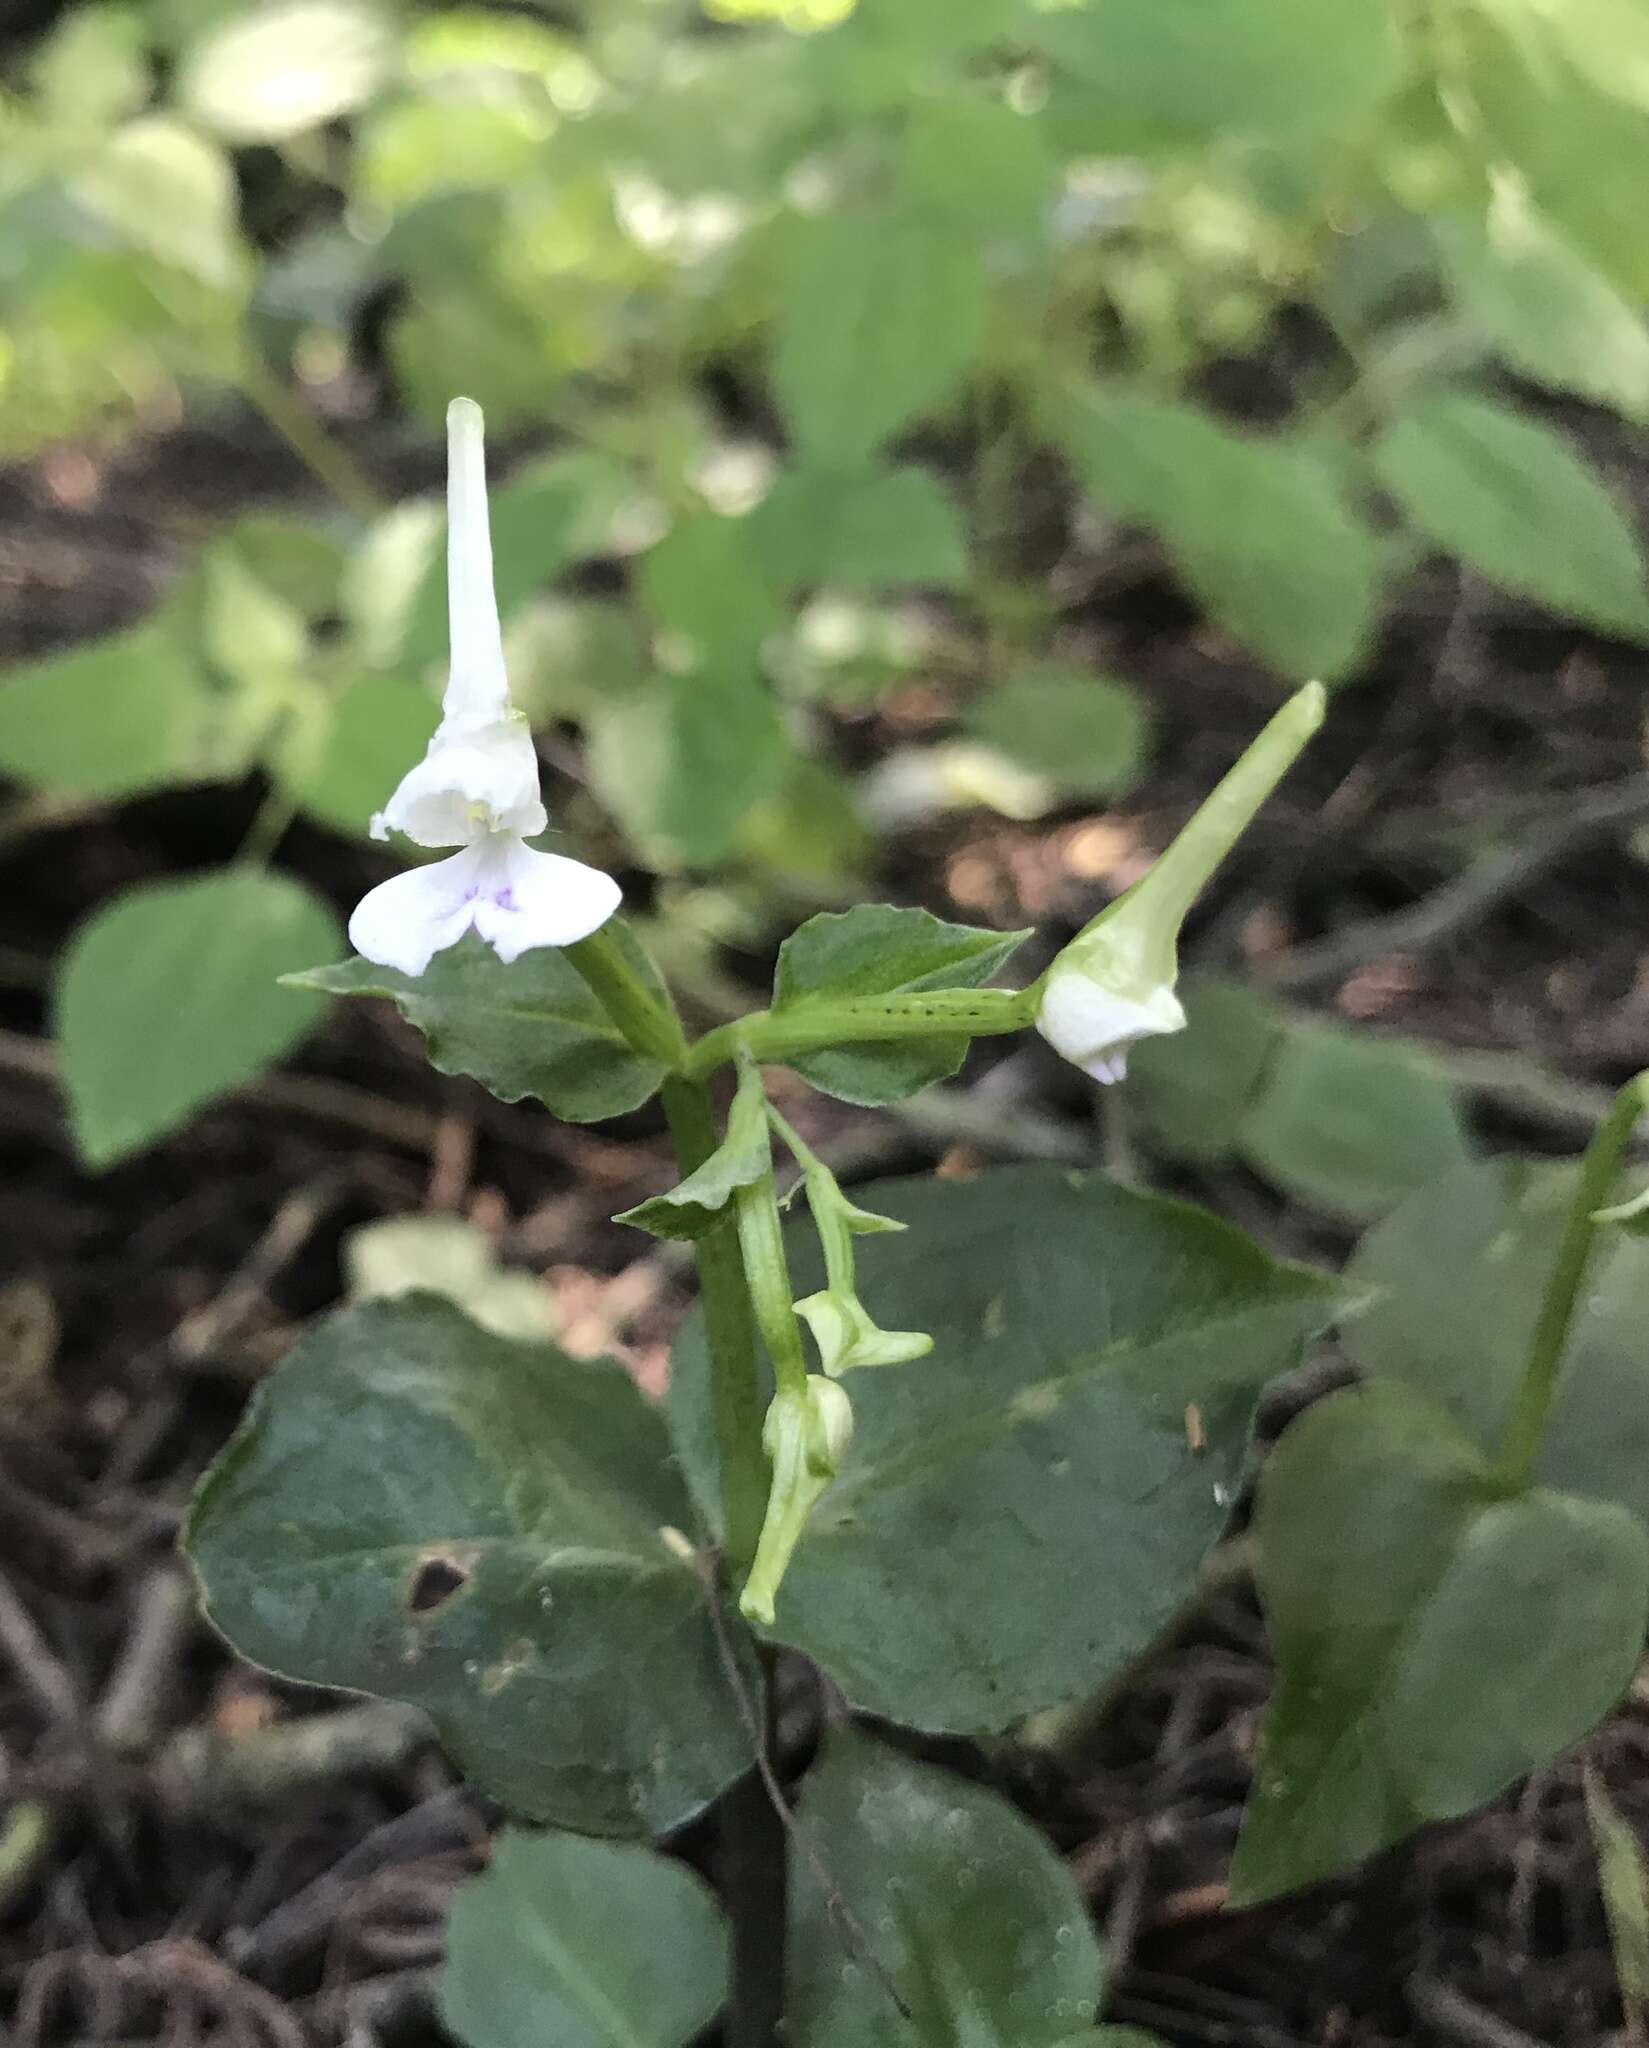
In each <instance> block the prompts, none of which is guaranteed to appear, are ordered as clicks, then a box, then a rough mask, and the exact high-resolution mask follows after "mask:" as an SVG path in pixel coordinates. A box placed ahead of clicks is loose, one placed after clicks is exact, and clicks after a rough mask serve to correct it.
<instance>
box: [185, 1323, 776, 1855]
mask: <svg viewBox="0 0 1649 2048" xmlns="http://www.w3.org/2000/svg"><path fill="white" fill-rule="evenodd" d="M690 1514H691V1510H690V1507H689V1504H688V1501H687V1497H686V1490H685V1488H684V1486H683V1485H682V1482H681V1479H680V1477H679V1475H678V1474H677V1472H676V1470H675V1468H674V1465H673V1464H672V1462H671V1458H670V1450H669V1442H668V1439H667V1437H666V1435H665V1430H664V1424H663V1420H662V1418H661V1417H660V1416H659V1414H658V1413H657V1411H656V1410H655V1409H653V1408H652V1407H650V1406H649V1405H648V1403H647V1402H646V1401H645V1400H644V1399H643V1398H642V1395H641V1394H640V1392H639V1390H638V1389H637V1387H636V1385H635V1383H634V1381H633V1380H632V1379H631V1378H630V1377H629V1375H628V1374H627V1373H625V1372H623V1371H622V1370H621V1369H620V1368H619V1367H618V1366H616V1365H611V1364H606V1363H600V1364H593V1365H592V1364H583V1363H578V1362H575V1361H574V1360H572V1359H569V1358H565V1357H563V1356H562V1354H561V1353H560V1352H558V1351H556V1350H555V1349H554V1348H553V1347H552V1346H550V1345H547V1344H517V1343H512V1342H510V1341H509V1340H507V1339H505V1338H502V1337H494V1336H491V1335H489V1334H488V1333H487V1332H486V1331H484V1330H481V1329H478V1328H477V1327H476V1326H475V1324H473V1323H472V1322H470V1321H469V1320H468V1319H467V1318H466V1317H465V1316H463V1315H462V1314H461V1313H460V1312H459V1311H458V1310H457V1309H455V1308H454V1307H452V1305H451V1304H450V1303H449V1302H445V1301H442V1300H440V1299H439V1298H438V1297H437V1296H434V1295H427V1294H426V1295H410V1296H407V1297H404V1298H403V1299H401V1300H399V1301H389V1302H373V1303H368V1304H365V1305H363V1306H362V1307H359V1308H351V1309H344V1310H342V1311H340V1312H339V1313H337V1314H336V1315H333V1316H331V1317H329V1318H328V1319H327V1320H326V1321H325V1322H323V1323H320V1324H318V1325H316V1326H315V1327H314V1328H313V1329H311V1330H310V1331H309V1332H308V1334H307V1335H306V1336H304V1337H303V1338H302V1339H300V1341H299V1342H298V1344H297V1345H296V1346H295V1347H294V1349H293V1350H292V1351H291V1352H290V1353H289V1354H288V1356H287V1358H286V1360H285V1362H284V1363H283V1364H282V1365H281V1366H280V1367H279V1368H278V1369H277V1370H276V1371H275V1372H274V1373H273V1374H272V1375H271V1376H270V1377H269V1378H268V1379H267V1380H265V1381H263V1382H262V1383H261V1384H260V1386H259V1388H258V1390H257V1393H256V1394H255V1395H254V1396H253V1401H252V1406H251V1408H250V1409H249V1411H248V1413H247V1417H246V1420H245V1421H244V1422H243V1423H242V1425H241V1427H240V1429H239V1430H238V1431H237V1432H236V1434H235V1436H234V1437H233V1438H232V1439H231V1441H230V1444H229V1446H228V1448H227V1449H226V1450H225V1451H224V1452H223V1454H222V1456H221V1457H219V1459H218V1461H217V1463H216V1464H215V1465H214V1466H213V1467H212V1469H211V1471H210V1472H209V1473H208V1474H207V1476H206V1478H205V1479H204V1480H203V1481H202V1483H201V1487H200V1490H199V1492H198V1493H197V1494H196V1496H195V1501H194V1505H193V1507H192V1509H191V1511H190V1515H189V1522H188V1528H187V1532H186V1537H185V1542H186V1547H187V1551H188V1555H189V1557H190V1559H191V1561H192V1562H193V1564H194V1567H195V1570H196V1572H197V1573H198V1574H199V1576H200V1580H201V1584H202V1588H203V1590H204V1594H205V1599H206V1607H207V1612H208V1614H209V1615H210V1617H211V1619H212V1620H213V1621H214V1622H215V1623H216V1625H217V1626H218V1627H219V1628H220V1629H221V1630H222V1631H223V1633H224V1634H225V1635H226V1636H227V1637H228V1638H229V1640H230V1641H231V1642H232V1643H233V1644H234V1645H235V1647H236V1648H237V1649H238V1650H240V1651H241V1652H242V1654H243V1655H245V1656H247V1657H250V1658H251V1659H252V1660H253V1661H254V1662H256V1663H259V1664H263V1665H266V1666H268V1667H269V1668H270V1669H271V1670H275V1671H280V1672H283V1673H285V1674H286V1675H287V1676H289V1677H293V1678H302V1679H305V1680H307V1681H308V1682H310V1683H311V1684H315V1685H336V1686H347V1687H349V1688H351V1689H352V1690H356V1691H362V1692H371V1693H376V1694H379V1695H381V1696H382V1697H384V1698H388V1699H396V1700H404V1701H406V1702H408V1703H409V1704H410V1705H413V1706H417V1707H422V1708H423V1709H424V1710H425V1711H426V1712H427V1713H428V1714H429V1715H430V1717H431V1719H432V1720H433V1721H434V1723H435V1726H436V1729H437V1731H438V1732H439V1734H440V1736H441V1739H442V1741H443V1742H444V1743H445V1744H446V1746H447V1748H448V1749H449V1750H450V1751H451V1753H452V1756H453V1758H454V1761H455V1762H456V1763H457V1764H458V1766H459V1768H460V1769H461V1770H462V1771H463V1772H464V1773H465V1775H466V1776H468V1777H470V1778H472V1779H473V1780H474V1781H475V1782H476V1783H477V1784H478V1785H480V1786H482V1787H483V1789H485V1790H486V1791H488V1792H490V1793H492V1794H493V1796H494V1797H496V1798H498V1799H501V1800H503V1801H504V1803H505V1804H506V1805H507V1806H510V1807H512V1808H513V1809H515V1810H516V1811H517V1812H519V1813H523V1814H525V1815H527V1816H529V1817H530V1818H532V1819H535V1820H553V1821H555V1822H557V1823H558V1824H560V1825H561V1826H563V1827H571V1828H576V1829H578V1830H580V1831H581V1832H585V1833H589V1834H615V1835H640V1834H647V1833H663V1832H665V1831H666V1830H668V1829H670V1828H673V1827H676V1826H678V1825H679V1824H680V1823H681V1822H682V1821H684V1820H686V1819H687V1818H688V1817H689V1816H690V1815H692V1814H694V1813H696V1812H697V1811H699V1809H700V1808H701V1807H703V1806H705V1805H706V1804H707V1803H708V1802H709V1801H710V1800H711V1799H713V1798H714V1797H715V1796H716V1794H717V1793H718V1792H719V1791H720V1790H721V1789H722V1787H723V1786H724V1785H725V1784H727V1783H728V1781H729V1780H730V1779H732V1778H734V1777H736V1776H737V1775H738V1773H739V1772H740V1771H741V1770H743V1769H744V1768H746V1766H747V1765H748V1763H749V1757H750V1749H749V1738H748V1737H747V1736H746V1735H745V1733H744V1729H743V1725H742V1723H741V1722H740V1720H739V1717H738V1711H737V1707H736V1705H735V1701H734V1696H733V1694H732V1691H731V1690H730V1687H729V1683H728V1675H727V1673H726V1672H725V1670H724V1669H723V1666H722V1663H721V1660H720V1658H719V1656H718V1654H717V1648H716V1637H715V1633H714V1630H713V1627H712V1624H711V1621H710V1617H709V1615H708V1613H707V1612H706V1610H705V1604H704V1603H705V1590H704V1587H703V1585H702V1584H701V1582H700V1579H699V1577H698V1575H697V1573H696V1572H695V1571H694V1570H693V1568H692V1566H691V1564H690V1563H688V1562H684V1561H683V1559H682V1557H681V1556H680V1555H679V1554H678V1549H679V1545H678V1543H677V1542H676V1540H675V1538H676V1537H678V1536H679V1532H680V1531H681V1530H682V1529H684V1528H685V1527H687V1526H688V1524H689V1520H690ZM646 1672H657V1673H665V1672H667V1673H668V1682H667V1683H665V1682H660V1683H658V1684H645V1685H638V1684H637V1683H636V1677H637V1674H638V1673H646ZM744 1682H746V1683H748V1682H749V1680H748V1674H746V1675H745V1679H744Z"/></svg>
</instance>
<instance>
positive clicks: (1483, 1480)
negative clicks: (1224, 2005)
mask: <svg viewBox="0 0 1649 2048" xmlns="http://www.w3.org/2000/svg"><path fill="white" fill-rule="evenodd" d="M1255 1531H1256V1538H1257V1543H1258V1551H1259V1580H1260V1592H1261V1597H1262V1599H1263V1601H1264V1603H1265V1610H1266V1621H1267V1626H1268V1628H1269V1631H1270V1635H1271V1641H1272V1646H1273V1648H1274V1650H1275V1652H1276V1657H1277V1663H1278V1669H1279V1675H1280V1683H1279V1686H1278V1690H1277V1693H1276V1696H1275V1698H1274V1699H1273V1701H1272V1704H1271V1709H1270V1712H1269V1714H1268V1716H1267V1719H1266V1724H1265V1730H1264V1733H1263V1736H1262V1739H1261V1747H1260V1758H1259V1763H1258V1766H1257V1769H1256V1773H1255V1782H1254V1792H1253V1796H1252V1799H1251V1802H1250V1805H1249V1811H1248V1816H1247V1819H1246V1821H1245V1824H1244V1828H1243V1835H1242V1840H1241V1843H1240V1844H1239V1847H1238V1851H1237V1858H1236V1864H1235V1867H1234V1869H1233V1873H1232V1891H1233V1895H1234V1897H1235V1898H1236V1899H1238V1900H1240V1901H1241V1902H1242V1903H1244V1904H1251V1903H1253V1902H1254V1901H1255V1900H1258V1899H1263V1898H1268V1897H1270V1896H1272V1895H1273V1894H1274V1893H1277V1892H1281V1891H1288V1890H1291V1889H1293V1888H1294V1887H1295V1886H1298V1885H1303V1884H1310V1883H1312V1882H1314V1881H1315V1880H1317V1879H1319V1878H1323V1877H1327V1876H1330V1875H1332V1874H1334V1873H1335V1872H1337V1871H1340V1870H1343V1869H1345V1868H1347V1867H1348V1866H1349V1865H1351V1864H1353V1863H1355V1862H1358V1861H1360V1860H1361V1859H1362V1858H1363V1857H1365V1856H1369V1855H1372V1854H1373V1853H1374V1852H1375V1851H1376V1850H1378V1849H1382V1848H1385V1847H1387V1846H1388V1845H1389V1844H1390V1843H1392V1842H1395V1841H1399V1840H1401V1839H1402V1837H1403V1836H1404V1835H1407V1834H1409V1833H1411V1832H1412V1831H1413V1830H1414V1829H1415V1828H1417V1827H1419V1826H1420V1825H1421V1824H1422V1823H1423V1822H1425V1821H1429V1820H1443V1819H1447V1818H1450V1817H1452V1816H1453V1815H1455V1814H1461V1813H1467V1812H1469V1811H1470V1810H1471V1809H1472V1808H1473V1807H1475V1806H1480V1805H1482V1804H1483V1802H1484V1801H1485V1800H1488V1799H1490V1798H1492V1797H1493V1796H1494V1794H1495V1793H1496V1792H1498V1791H1500V1790H1501V1789H1502V1788H1503V1787H1504V1786H1506V1785H1507V1784H1509V1783H1510V1782H1511V1781H1512V1780H1513V1779H1515V1778H1518V1777H1520V1776H1521V1775H1522V1774H1523V1773H1524V1772H1526V1771H1529V1770H1532V1769H1534V1768H1535V1767H1536V1766H1537V1765H1540V1764H1543V1763H1546V1762H1548V1761H1550V1759H1551V1758H1552V1757H1553V1756H1555V1755H1557V1754H1558V1753H1559V1752H1561V1751H1562V1750H1564V1749H1566V1748H1567V1747H1568V1746H1569V1745H1570V1744H1571V1743H1574V1742H1577V1741H1578V1740H1579V1739H1580V1738H1581V1736H1583V1735H1584V1734H1585V1733H1586V1732H1587V1730H1588V1729H1590V1728H1591V1727H1592V1726H1593V1725H1594V1724H1595V1723H1596V1722H1597V1721H1598V1720H1599V1719H1601V1717H1602V1716H1603V1715H1604V1714H1605V1713H1606V1712H1607V1711H1608V1709H1609V1708H1610V1707H1611V1706H1612V1705H1613V1703H1614V1701H1615V1700H1616V1699H1617V1698H1618V1697H1619V1695H1620V1693H1621V1691H1622V1690H1623V1689H1624V1687H1625V1685H1626V1683H1627V1681H1628V1679H1629V1678H1630V1677H1631V1674H1632V1668H1633V1666H1634V1665H1635V1663H1636V1662H1637V1658H1638V1653H1639V1651H1640V1649H1641V1647H1642V1642H1643V1632H1644V1623H1645V1617H1646V1611H1649V1530H1646V1529H1645V1527H1644V1525H1643V1524H1642V1523H1641V1522H1640V1521H1639V1520H1638V1519H1637V1517H1636V1516H1635V1515H1632V1514H1630V1513H1628V1512H1627V1511H1626V1510H1625V1509H1624V1508H1619V1507H1612V1506H1608V1505H1606V1504H1604V1503H1601V1502H1598V1501H1588V1500H1581V1499H1579V1498H1578V1497H1576V1496H1574V1495H1572V1494H1567V1493H1558V1492H1552V1491H1548V1490H1547V1489H1545V1488H1536V1489H1535V1490H1534V1491H1532V1492H1529V1493H1523V1494H1518V1495H1514V1496H1512V1497H1509V1498H1508V1497H1506V1496H1505V1495H1504V1494H1503V1493H1502V1492H1501V1491H1500V1490H1499V1489H1497V1487H1496V1485H1495V1483H1494V1480H1493V1476H1492V1474H1491V1472H1490V1470H1489V1467H1488V1464H1487V1462H1486V1461H1485V1460H1484V1459H1483V1457H1482V1456H1481V1454H1480V1453H1479V1452H1478V1450H1477V1447H1476V1446H1475V1445H1474V1444H1473V1443H1472V1442H1471V1440H1470V1439H1469V1438H1467V1437H1466V1436H1464V1435H1462V1434H1461V1433H1460V1432H1459V1431H1458V1430H1457V1429H1456V1428H1455V1427H1454V1425H1453V1424H1452V1423H1451V1422H1450V1421H1449V1419H1448V1417H1447V1416H1446V1415H1445V1414H1444V1413H1443V1412H1442V1410H1441V1409H1439V1408H1437V1407H1435V1406H1434V1405H1433V1404H1432V1403H1431V1402H1430V1401H1428V1400H1426V1399H1424V1398H1423V1397H1421V1396H1420V1395H1418V1394H1415V1393H1412V1392H1410V1391H1409V1390H1408V1389H1406V1388H1403V1387H1398V1386H1394V1385H1390V1384H1386V1385H1379V1386H1367V1387H1353V1388H1348V1389H1347V1390H1346V1391H1344V1392H1343V1393H1340V1394H1336V1395H1333V1396H1331V1397H1330V1398H1329V1399H1328V1400H1326V1401H1324V1402H1321V1403H1319V1404H1318V1406H1316V1407H1315V1408H1313V1409H1311V1410H1309V1411H1308V1413H1307V1414H1306V1415H1305V1416H1304V1417H1302V1418H1301V1419H1300V1420H1299V1421H1298V1422H1296V1423H1295V1424H1294V1425H1293V1426H1292V1427H1291V1428H1290V1429H1289V1430H1288V1431H1287V1433H1286V1434H1285V1435H1284V1437H1283V1439H1282V1441H1281V1443H1280V1444H1279V1445H1278V1446H1277V1448H1276V1450H1275V1451H1274V1452H1273V1453H1272V1455H1271V1458H1270V1459H1269V1461H1268V1462H1267V1464H1266V1466H1265V1469H1264V1471H1263V1473H1262V1475H1261V1480H1260V1495H1259V1508H1258V1513H1257V1517H1256V1524H1255Z"/></svg>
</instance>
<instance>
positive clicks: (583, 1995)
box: [441, 1828, 728, 2048]
mask: <svg viewBox="0 0 1649 2048" xmlns="http://www.w3.org/2000/svg"><path fill="white" fill-rule="evenodd" d="M727 1951H728V1937H727V1924H726V1922H725V1921H724V1920H723V1918H722V1914H721V1908H720V1907H719V1906H718V1905H717V1904H716V1901H715V1898H714V1896H713V1894H712V1893H711V1892H710V1890H709V1888H708V1887H707V1886H706V1885H705V1883H704V1881H703V1879H702V1878H699V1877H696V1876H695V1875H694V1873H693V1872H692V1871H691V1870H689V1869H688V1868H687V1866H686V1865H685V1864H683V1863H677V1862H675V1861H673V1860H672V1859H671V1858H669V1857H667V1856H660V1855H657V1854H655V1852H654V1851H653V1850H651V1849H646V1848H642V1847H640V1846H639V1845H637V1844H635V1843H630V1842H592V1841H589V1840H586V1839H584V1838H582V1837H580V1836H578V1835H567V1834H544V1835H529V1834H523V1833H521V1832H520V1831H519V1830H517V1829H514V1828H511V1829H507V1830H506V1831H505V1832H504V1833H503V1834H502V1835H500V1836H499V1838H498V1840H497V1842H496V1843H495V1844H494V1847H493V1856H492V1863H491V1865H490V1866H489V1867H488V1869H487V1870H486V1871H484V1872H483V1873H482V1875H481V1876H480V1877H476V1878H472V1879H471V1880H470V1882H469V1883H468V1884H466V1885H464V1886H463V1887H462V1889H461V1890H460V1891H459V1893H458V1896H457V1897H456V1898H455V1899H454V1900H453V1904H452V1912H451V1914H450V1916H449V1918H448V1920H447V1961H446V1968H445V1969H444V1970H443V1972H442V1974H441V2017H442V2019H443V2020H444V2021H445V2023H446V2025H447V2026H448V2027H449V2028H450V2029H451V2031H452V2032H453V2033H454V2034H456V2035H457V2036H458V2038H459V2040H460V2041H462V2042H463V2043H464V2044H465V2048H525V2044H526V2043H528V2042H532V2041H543V2042H546V2043H547V2042H551V2041H553V2042H554V2043H555V2048H681V2044H682V2043H683V2042H684V2041H690V2040H692V2039H693V2038H694V2037H695V2036H696V2035H698V2034H699V2033H701V2032H702V2031H703V2029H704V2028H705V2027H707V2026H708V2025H709V2024H710V2022H711V2020H712V2019H714V2017H715V2015H716V2009H717V2007H718V2006H719V2005H720V2004H721V2002H722V2000H723V1999H724V1998H725V1996H726V1995H727V1968H728V1952H727Z"/></svg>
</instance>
